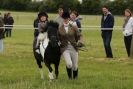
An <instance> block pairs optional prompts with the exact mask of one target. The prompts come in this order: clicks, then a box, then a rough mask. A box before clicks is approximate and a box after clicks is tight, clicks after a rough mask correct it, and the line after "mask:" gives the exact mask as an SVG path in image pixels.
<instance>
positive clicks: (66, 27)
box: [64, 23, 69, 33]
mask: <svg viewBox="0 0 133 89" xmlns="http://www.w3.org/2000/svg"><path fill="white" fill-rule="evenodd" d="M68 26H69V23H68V24H64V29H65V31H66V33H68Z"/></svg>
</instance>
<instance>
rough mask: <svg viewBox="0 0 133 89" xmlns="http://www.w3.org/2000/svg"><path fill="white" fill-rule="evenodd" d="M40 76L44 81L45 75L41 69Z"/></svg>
mask: <svg viewBox="0 0 133 89" xmlns="http://www.w3.org/2000/svg"><path fill="white" fill-rule="evenodd" d="M39 71H40V74H41V79H43V80H44V75H43V70H42V69H41V68H39Z"/></svg>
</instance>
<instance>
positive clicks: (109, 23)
mask: <svg viewBox="0 0 133 89" xmlns="http://www.w3.org/2000/svg"><path fill="white" fill-rule="evenodd" d="M113 27H114V16H113V15H112V14H111V13H110V14H108V15H107V17H106V19H105V20H104V15H102V19H101V28H111V29H101V30H102V31H112V30H113Z"/></svg>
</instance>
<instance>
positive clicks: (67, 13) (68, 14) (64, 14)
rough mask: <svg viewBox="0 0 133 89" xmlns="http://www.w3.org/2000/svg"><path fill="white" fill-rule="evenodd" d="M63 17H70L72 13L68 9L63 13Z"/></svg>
mask: <svg viewBox="0 0 133 89" xmlns="http://www.w3.org/2000/svg"><path fill="white" fill-rule="evenodd" d="M62 18H63V19H68V18H70V13H69V12H68V11H64V12H63V14H62Z"/></svg>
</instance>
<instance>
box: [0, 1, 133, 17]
mask: <svg viewBox="0 0 133 89" xmlns="http://www.w3.org/2000/svg"><path fill="white" fill-rule="evenodd" d="M132 3H133V0H114V1H110V0H83V1H82V3H80V2H79V1H78V0H43V1H42V2H32V1H31V0H1V2H0V9H3V10H15V11H40V10H45V11H47V12H52V13H54V12H57V9H58V7H59V6H60V5H62V6H65V7H67V8H70V9H72V10H77V11H78V12H79V13H82V14H100V13H101V7H102V6H103V5H106V6H108V7H109V8H110V10H111V12H112V13H113V14H116V15H122V14H123V11H124V10H125V9H126V8H129V9H131V10H132V9H133V4H132Z"/></svg>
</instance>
